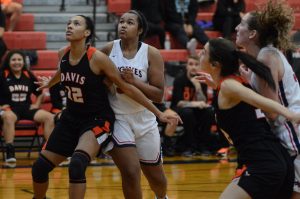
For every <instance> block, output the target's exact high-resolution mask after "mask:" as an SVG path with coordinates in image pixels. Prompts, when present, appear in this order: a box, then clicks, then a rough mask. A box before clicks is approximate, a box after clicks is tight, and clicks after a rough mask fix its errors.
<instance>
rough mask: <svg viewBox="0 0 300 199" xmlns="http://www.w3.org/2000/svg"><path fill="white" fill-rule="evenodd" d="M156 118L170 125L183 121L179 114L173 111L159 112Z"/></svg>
mask: <svg viewBox="0 0 300 199" xmlns="http://www.w3.org/2000/svg"><path fill="white" fill-rule="evenodd" d="M158 119H159V120H160V121H161V122H165V123H168V124H170V125H177V124H178V123H180V124H182V123H183V122H182V120H181V118H180V116H179V115H178V114H177V113H175V112H164V113H163V112H161V114H160V115H159V116H158Z"/></svg>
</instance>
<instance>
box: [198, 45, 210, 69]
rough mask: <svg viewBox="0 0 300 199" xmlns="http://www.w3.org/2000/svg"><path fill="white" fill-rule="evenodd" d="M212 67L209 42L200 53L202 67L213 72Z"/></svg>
mask: <svg viewBox="0 0 300 199" xmlns="http://www.w3.org/2000/svg"><path fill="white" fill-rule="evenodd" d="M211 67H212V65H211V63H210V62H209V43H208V42H207V43H206V44H205V45H204V48H203V50H202V51H201V53H200V69H201V70H202V71H203V72H206V73H210V74H211Z"/></svg>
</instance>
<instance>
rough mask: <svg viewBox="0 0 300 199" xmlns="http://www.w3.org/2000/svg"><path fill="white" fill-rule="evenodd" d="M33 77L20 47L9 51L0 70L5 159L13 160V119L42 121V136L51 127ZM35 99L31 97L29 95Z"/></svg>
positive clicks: (50, 119)
mask: <svg viewBox="0 0 300 199" xmlns="http://www.w3.org/2000/svg"><path fill="white" fill-rule="evenodd" d="M36 81H37V79H36V78H35V76H34V75H33V74H32V73H31V72H30V71H29V70H28V69H27V68H26V64H25V55H24V53H23V52H22V51H18V50H14V51H10V52H9V53H8V54H7V56H6V58H5V60H4V62H3V66H2V68H1V70H0V105H1V106H0V108H1V119H2V122H3V124H2V130H3V136H4V140H5V143H6V160H5V161H6V162H10V163H12V162H16V158H15V152H14V146H13V141H14V136H15V123H16V122H17V121H18V120H21V119H27V120H34V121H36V122H38V123H42V124H43V125H44V137H45V138H46V139H48V137H49V135H50V133H51V131H52V129H53V128H54V123H53V115H52V114H51V113H49V112H47V111H45V110H42V109H40V105H41V103H42V100H43V94H42V92H40V91H37V90H36V89H37V88H38V87H37V85H36V84H35V83H34V82H36ZM32 94H34V95H35V96H36V97H37V99H36V101H35V103H32V101H31V95H32Z"/></svg>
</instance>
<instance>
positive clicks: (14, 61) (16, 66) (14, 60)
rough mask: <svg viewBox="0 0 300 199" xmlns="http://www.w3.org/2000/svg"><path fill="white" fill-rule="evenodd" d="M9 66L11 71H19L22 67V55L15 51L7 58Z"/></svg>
mask: <svg viewBox="0 0 300 199" xmlns="http://www.w3.org/2000/svg"><path fill="white" fill-rule="evenodd" d="M9 67H10V69H11V70H12V71H13V72H20V71H22V69H23V67H24V59H23V57H22V55H20V54H18V53H15V54H13V55H12V56H11V58H10V60H9Z"/></svg>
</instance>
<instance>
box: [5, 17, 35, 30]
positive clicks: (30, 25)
mask: <svg viewBox="0 0 300 199" xmlns="http://www.w3.org/2000/svg"><path fill="white" fill-rule="evenodd" d="M5 25H6V29H7V27H8V26H9V18H6V24H5ZM33 30H34V16H33V14H30V13H28V14H22V15H21V17H20V20H19V21H18V23H17V25H16V28H15V31H33Z"/></svg>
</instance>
